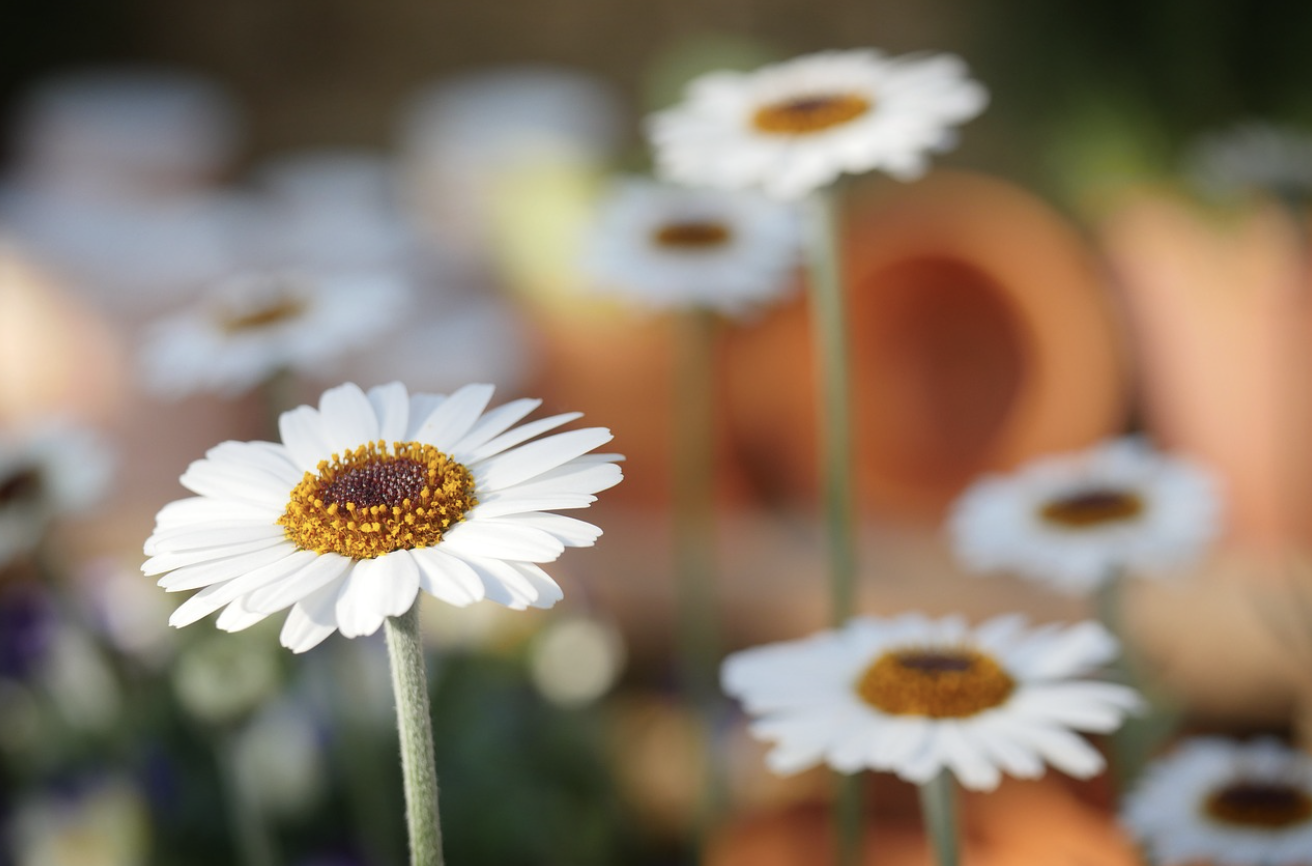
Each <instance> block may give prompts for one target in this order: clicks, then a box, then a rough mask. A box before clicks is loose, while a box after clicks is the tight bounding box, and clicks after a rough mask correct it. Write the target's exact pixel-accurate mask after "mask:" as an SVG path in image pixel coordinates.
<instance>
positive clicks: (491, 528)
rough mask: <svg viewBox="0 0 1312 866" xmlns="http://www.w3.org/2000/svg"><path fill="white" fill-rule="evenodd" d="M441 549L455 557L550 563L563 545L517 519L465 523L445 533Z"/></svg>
mask: <svg viewBox="0 0 1312 866" xmlns="http://www.w3.org/2000/svg"><path fill="white" fill-rule="evenodd" d="M442 547H443V548H445V549H446V550H447V552H449V553H453V554H455V555H456V556H486V557H496V558H499V559H501V558H504V559H519V560H524V561H526V562H551V561H552V560H554V559H556V558H557V557H559V556H560V555H561V554H562V553H564V552H565V545H564V544H562V543H561V542H560V541H559V540H558V539H557V538H556V537H555V536H553V535H551V534H550V533H549V532H546V531H545V530H542V529H537V528H535V527H532V526H529V525H528V524H527V523H523V522H521V521H518V520H505V521H500V522H498V521H494V520H480V521H468V522H465V523H462V524H460V525H459V526H457V527H455V528H454V529H452V530H450V531H449V532H447V534H446V537H445V538H443V539H442Z"/></svg>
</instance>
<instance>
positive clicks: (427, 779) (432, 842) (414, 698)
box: [384, 600, 442, 866]
mask: <svg viewBox="0 0 1312 866" xmlns="http://www.w3.org/2000/svg"><path fill="white" fill-rule="evenodd" d="M384 628H385V630H386V632H387V656H388V658H389V659H390V660H391V663H392V690H393V691H394V692H395V693H396V727H397V731H398V734H399V736H400V742H401V775H402V777H403V778H404V780H405V819H406V826H407V828H408V829H409V831H410V864H411V866H442V827H441V824H440V823H439V820H438V815H437V766H436V763H435V762H434V758H433V718H432V714H431V712H430V711H429V708H428V674H427V673H426V671H425V669H424V646H423V643H422V641H421V640H420V638H419V601H418V600H416V601H415V603H414V605H413V606H412V607H411V608H410V610H409V611H407V612H406V613H403V614H401V615H400V616H395V617H389V618H388V619H387V620H385V621H384Z"/></svg>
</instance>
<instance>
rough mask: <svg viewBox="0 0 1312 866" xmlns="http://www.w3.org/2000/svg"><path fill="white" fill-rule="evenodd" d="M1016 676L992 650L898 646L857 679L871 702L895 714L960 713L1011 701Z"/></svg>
mask: <svg viewBox="0 0 1312 866" xmlns="http://www.w3.org/2000/svg"><path fill="white" fill-rule="evenodd" d="M1015 688H1016V681H1015V680H1013V679H1012V678H1011V675H1010V674H1008V673H1007V672H1006V671H1004V670H1003V669H1002V666H1001V665H999V664H998V663H997V662H996V661H994V660H993V659H992V658H990V657H989V656H987V655H985V654H984V653H981V652H979V651H977V650H973V649H967V648H964V647H962V648H952V649H919V648H917V649H903V650H892V651H889V652H886V653H884V654H883V655H881V656H880V657H879V658H877V659H875V661H874V663H873V664H871V665H870V667H868V668H866V670H865V672H864V673H863V674H862V675H861V678H860V679H859V680H858V681H857V684H856V693H857V695H859V696H860V698H861V700H863V701H865V702H866V703H867V704H869V705H870V706H872V707H874V708H875V709H877V710H880V711H882V712H885V713H889V714H890V715H895V716H929V717H930V718H933V719H959V718H966V717H968V716H973V715H975V714H977V713H982V712H984V711H985V710H988V709H992V708H993V707H996V706H999V705H1001V704H1002V703H1004V702H1006V700H1007V698H1009V697H1010V696H1011V693H1012V692H1013V691H1014V690H1015Z"/></svg>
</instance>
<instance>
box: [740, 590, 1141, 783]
mask: <svg viewBox="0 0 1312 866" xmlns="http://www.w3.org/2000/svg"><path fill="white" fill-rule="evenodd" d="M1116 651H1117V645H1116V640H1115V638H1113V637H1112V636H1111V635H1110V634H1109V633H1108V632H1107V630H1106V629H1104V628H1103V627H1102V626H1100V625H1098V624H1097V623H1095V622H1082V623H1078V624H1076V625H1073V626H1069V627H1066V628H1061V627H1059V626H1043V627H1040V628H1037V629H1027V628H1026V627H1025V620H1024V618H1023V617H1019V616H1002V617H997V618H995V619H991V620H989V621H988V622H986V623H983V624H982V625H980V626H978V627H976V628H970V627H968V626H967V625H966V623H965V621H964V620H963V619H961V618H960V617H955V616H952V617H945V618H943V619H939V620H930V619H926V618H925V617H923V616H921V615H920V614H903V615H901V616H898V617H894V618H892V619H886V620H885V619H873V618H857V619H852V620H850V621H848V623H847V624H846V625H844V626H843V627H842V628H840V629H837V630H833V631H826V632H821V633H820V634H817V635H815V636H813V637H810V638H807V639H805V640H797V641H788V642H785V643H777V644H770V645H768V646H763V647H756V648H753V649H748V650H743V651H741V652H736V653H733V654H732V655H730V656H729V657H728V658H726V659H725V660H724V665H723V667H722V668H721V682H722V683H723V685H724V690H725V691H726V692H728V693H729V694H730V695H732V696H734V697H736V698H738V699H739V700H741V701H742V702H743V705H744V707H745V708H746V709H747V712H749V713H751V714H752V715H753V716H756V721H755V722H754V723H753V724H752V728H751V730H752V733H753V734H754V735H755V736H756V737H758V738H760V739H763V740H769V741H771V742H773V743H774V744H775V747H774V749H773V750H772V751H771V752H770V753H769V755H768V756H767V757H766V762H767V763H768V764H769V766H770V768H771V769H772V770H774V771H775V772H777V773H795V772H798V771H800V770H804V769H806V768H808V767H811V766H814V765H816V764H818V763H820V762H822V761H823V762H825V763H827V764H828V765H829V766H831V767H833V768H834V769H836V770H838V771H839V772H843V773H853V772H856V771H857V770H862V769H874V770H889V771H892V772H894V773H897V774H898V775H899V776H900V777H902V778H903V779H906V780H908V781H911V782H916V783H918V784H924V783H925V782H928V781H929V780H930V779H933V778H934V777H935V776H936V775H938V774H939V773H940V772H942V771H943V770H951V771H952V773H953V775H955V776H956V777H957V779H958V781H960V782H961V784H962V785H964V786H965V787H967V788H972V789H976V790H991V789H993V788H996V787H997V785H998V783H999V782H1000V781H1001V780H1002V776H1003V774H1004V773H1005V774H1007V775H1011V776H1015V777H1017V778H1022V779H1033V778H1038V777H1039V776H1042V775H1043V773H1044V763H1045V762H1047V763H1050V764H1052V765H1053V766H1055V767H1057V768H1058V769H1060V770H1062V771H1064V772H1066V773H1069V774H1071V775H1072V776H1076V777H1079V778H1087V777H1089V776H1093V775H1095V774H1097V773H1099V772H1101V771H1102V769H1103V766H1104V762H1103V758H1102V755H1100V754H1099V753H1098V750H1097V749H1095V748H1093V746H1091V745H1089V744H1088V743H1087V742H1085V741H1084V740H1083V739H1081V738H1080V737H1078V736H1076V734H1075V733H1074V732H1075V731H1093V732H1097V733H1107V732H1109V731H1114V730H1116V729H1117V728H1119V727H1120V726H1121V722H1122V721H1123V719H1124V717H1125V715H1126V713H1128V712H1130V711H1134V710H1137V709H1139V708H1140V707H1141V706H1142V701H1141V699H1140V698H1139V695H1138V694H1137V693H1135V692H1134V691H1133V690H1132V689H1129V688H1126V687H1125V686H1120V685H1114V684H1112V683H1101V682H1090V681H1086V680H1081V679H1077V678H1078V677H1081V676H1083V675H1085V674H1088V673H1090V672H1092V671H1093V670H1095V669H1096V668H1098V667H1099V666H1101V665H1104V664H1106V663H1107V662H1108V661H1110V660H1111V659H1112V658H1113V657H1114V656H1115V655H1116Z"/></svg>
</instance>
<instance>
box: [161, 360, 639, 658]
mask: <svg viewBox="0 0 1312 866" xmlns="http://www.w3.org/2000/svg"><path fill="white" fill-rule="evenodd" d="M492 390H493V389H492V386H490V385H467V386H465V387H464V388H461V389H460V390H458V391H456V392H455V393H453V394H452V395H450V396H449V397H447V396H442V395H437V394H414V395H409V394H407V392H406V389H405V387H404V386H402V385H400V384H398V383H392V384H390V385H384V386H380V387H377V388H372V389H370V390H369V392H368V394H367V395H366V394H365V393H364V392H363V391H361V390H360V389H359V388H358V387H356V386H355V385H350V384H347V385H342V386H340V387H337V388H333V389H330V390H329V391H327V392H325V393H324V395H323V397H322V398H321V399H320V401H319V408H318V409H317V410H316V409H314V408H312V407H310V406H301V407H299V408H297V409H295V410H292V411H290V412H285V413H283V415H282V417H281V418H280V419H279V428H280V430H281V433H282V440H283V441H282V443H281V444H279V443H272V442H224V443H222V444H220V445H218V446H216V447H214V448H212V449H210V451H209V452H208V453H207V454H206V457H205V459H203V460H198V461H196V462H195V463H193V464H191V466H190V467H189V468H188V470H187V471H186V473H184V474H183V476H182V484H183V486H184V487H187V488H188V489H189V490H191V491H192V492H194V493H196V494H198V495H197V496H196V497H193V498H190V499H183V500H179V501H177V502H174V503H171V504H170V505H167V506H165V508H164V509H163V510H162V511H160V513H159V515H158V516H157V518H156V527H155V532H154V534H152V535H151V537H150V538H149V539H148V540H147V541H146V546H145V552H146V554H147V555H148V556H149V557H151V558H150V559H149V560H148V561H147V562H146V563H145V565H144V566H143V570H144V572H145V573H146V574H147V575H164V576H163V577H162V578H161V579H160V581H159V583H160V585H161V586H163V587H164V588H165V589H167V590H169V591H171V592H176V591H180V590H189V589H200V592H198V593H197V594H196V595H194V596H192V597H191V598H190V599H188V600H187V601H186V602H185V603H183V605H182V606H181V607H179V608H178V609H177V611H176V612H174V614H173V617H172V618H171V619H170V623H171V624H172V625H174V626H184V625H188V624H190V623H192V622H195V621H196V620H198V619H200V618H201V617H204V616H206V615H208V614H210V613H213V612H214V611H216V610H218V609H220V608H226V609H225V610H224V611H223V613H222V614H221V615H220V616H219V619H218V626H219V627H220V628H222V629H225V630H227V631H237V630H240V629H243V628H247V627H249V626H251V625H253V624H255V623H256V622H259V621H260V620H262V619H264V618H265V617H266V616H268V615H270V614H273V613H276V612H278V611H280V610H283V609H285V608H288V607H290V608H291V612H290V613H289V614H288V617H287V621H286V623H285V625H284V627H283V630H282V643H283V645H284V646H286V647H289V648H290V649H292V650H294V651H296V652H303V651H305V650H307V649H310V648H311V647H313V646H316V645H317V644H319V643H320V642H321V641H323V640H324V639H325V638H326V637H328V635H330V634H332V633H333V632H335V631H339V630H340V631H341V632H342V634H343V635H345V636H346V637H358V636H360V635H367V634H373V633H374V632H375V631H376V630H377V629H378V628H379V626H381V625H382V623H383V620H384V619H385V618H386V617H389V616H397V615H399V614H402V613H405V612H406V611H407V610H409V609H410V607H411V605H413V604H414V603H415V599H416V596H417V594H418V592H419V590H421V589H422V590H423V591H425V592H427V593H429V594H431V595H433V596H435V597H437V598H439V599H441V600H443V601H446V602H449V603H451V604H454V605H458V606H463V605H467V604H472V603H473V602H475V601H479V600H482V599H488V600H490V601H495V602H498V603H500V604H504V605H506V606H507V607H511V608H516V609H523V608H527V607H541V608H546V607H551V606H552V605H553V604H555V603H556V601H558V600H559V599H560V598H561V592H560V588H559V587H558V586H557V585H556V583H555V582H554V581H553V580H552V579H551V578H550V577H549V576H548V575H547V573H546V572H545V571H543V570H542V568H541V567H540V566H538V565H537V563H540V562H551V561H553V560H555V559H556V558H557V557H558V556H560V554H561V553H562V552H563V551H564V549H565V548H566V547H590V546H591V545H592V544H594V543H595V541H596V539H597V537H598V536H599V535H600V534H601V530H600V529H598V528H597V527H595V526H593V525H591V524H589V523H585V522H583V521H581V520H577V519H575V518H572V517H566V516H564V515H560V514H551V513H548V511H550V510H555V509H564V508H584V507H587V506H588V505H589V504H591V503H592V502H593V501H595V499H596V497H595V496H594V495H593V494H595V493H597V492H598V491H601V490H605V489H606V488H608V487H611V486H613V485H615V484H617V483H618V482H619V481H620V479H621V477H622V475H621V473H620V469H619V467H618V466H617V465H616V461H617V460H620V459H622V458H620V457H619V456H618V455H615V454H590V453H588V452H590V451H592V450H593V449H594V448H597V447H598V446H600V445H602V444H604V443H606V442H609V441H610V439H611V434H610V431H608V430H606V429H604V428H600V427H590V428H586V429H581V430H571V431H568V432H565V433H555V434H553V435H551V436H547V437H545V438H542V439H536V440H535V441H531V442H530V441H529V440H530V439H534V437H537V436H540V435H541V434H543V433H546V432H548V431H550V430H554V429H556V428H557V427H560V426H561V425H563V424H566V423H568V422H570V421H573V420H575V419H576V418H578V417H579V413H566V414H563V415H553V416H551V417H549V418H542V419H539V420H537V421H532V422H529V423H527V424H523V425H520V426H518V427H516V426H514V425H515V424H516V423H517V422H518V421H520V419H522V418H524V417H525V416H526V415H528V414H529V413H530V412H532V411H533V410H534V409H535V408H537V406H538V405H539V404H540V403H541V401H540V400H514V401H511V402H510V403H506V404H504V405H502V406H499V407H497V408H495V409H492V410H490V411H485V410H487V405H488V402H489V401H490V400H491V398H492Z"/></svg>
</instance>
